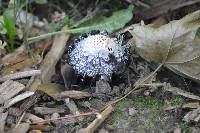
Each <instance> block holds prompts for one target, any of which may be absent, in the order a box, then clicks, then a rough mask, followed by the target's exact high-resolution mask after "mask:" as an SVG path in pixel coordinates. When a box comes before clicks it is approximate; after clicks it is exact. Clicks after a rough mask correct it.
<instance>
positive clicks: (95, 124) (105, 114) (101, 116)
mask: <svg viewBox="0 0 200 133" xmlns="http://www.w3.org/2000/svg"><path fill="white" fill-rule="evenodd" d="M113 110H114V108H113V106H111V105H110V106H108V107H107V108H106V109H105V110H104V111H103V112H102V113H101V114H99V115H98V116H97V118H96V119H95V120H94V121H93V122H92V123H91V124H90V125H89V126H88V127H87V128H85V129H82V130H81V132H82V133H93V132H94V131H95V129H97V128H98V127H99V126H100V125H101V123H102V122H104V120H105V119H106V118H107V117H108V116H109V114H110V113H111V112H112V111H113Z"/></svg>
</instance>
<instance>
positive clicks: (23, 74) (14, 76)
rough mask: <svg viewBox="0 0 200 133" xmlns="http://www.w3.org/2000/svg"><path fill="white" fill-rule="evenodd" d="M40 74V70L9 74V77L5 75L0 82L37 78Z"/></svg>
mask: <svg viewBox="0 0 200 133" xmlns="http://www.w3.org/2000/svg"><path fill="white" fill-rule="evenodd" d="M40 74H41V71H40V70H30V71H24V72H18V73H14V74H9V75H6V76H4V77H2V78H0V82H4V81H6V80H12V79H19V78H25V77H30V76H37V75H40Z"/></svg>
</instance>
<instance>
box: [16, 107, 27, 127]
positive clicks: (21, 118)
mask: <svg viewBox="0 0 200 133" xmlns="http://www.w3.org/2000/svg"><path fill="white" fill-rule="evenodd" d="M25 114H26V112H25V111H24V112H23V114H22V116H21V117H20V119H19V121H18V122H17V124H16V126H15V128H17V127H18V126H19V124H20V123H21V121H22V120H23V118H24V116H25Z"/></svg>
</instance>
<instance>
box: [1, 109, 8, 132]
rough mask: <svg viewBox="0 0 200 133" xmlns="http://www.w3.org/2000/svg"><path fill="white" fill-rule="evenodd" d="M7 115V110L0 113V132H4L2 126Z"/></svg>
mask: <svg viewBox="0 0 200 133" xmlns="http://www.w3.org/2000/svg"><path fill="white" fill-rule="evenodd" d="M7 116H8V112H6V113H0V132H1V133H3V132H4V126H5V123H6V118H7Z"/></svg>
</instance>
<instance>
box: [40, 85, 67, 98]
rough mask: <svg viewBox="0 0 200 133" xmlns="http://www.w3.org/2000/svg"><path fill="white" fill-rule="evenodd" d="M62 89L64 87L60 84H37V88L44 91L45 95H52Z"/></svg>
mask: <svg viewBox="0 0 200 133" xmlns="http://www.w3.org/2000/svg"><path fill="white" fill-rule="evenodd" d="M64 89H65V87H64V86H63V85H60V84H56V83H45V84H41V85H39V86H38V89H37V90H40V91H42V92H44V93H46V94H47V95H49V96H51V97H54V95H55V94H58V93H61V92H62V91H63V90H64Z"/></svg>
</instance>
